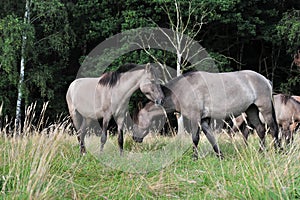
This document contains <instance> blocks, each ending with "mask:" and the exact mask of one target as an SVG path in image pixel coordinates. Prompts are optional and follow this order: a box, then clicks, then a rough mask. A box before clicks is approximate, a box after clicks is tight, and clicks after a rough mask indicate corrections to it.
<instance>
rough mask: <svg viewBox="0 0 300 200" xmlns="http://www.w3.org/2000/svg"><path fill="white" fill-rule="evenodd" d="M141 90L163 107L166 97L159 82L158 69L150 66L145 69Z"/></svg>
mask: <svg viewBox="0 0 300 200" xmlns="http://www.w3.org/2000/svg"><path fill="white" fill-rule="evenodd" d="M140 90H141V91H142V93H144V94H145V96H146V97H147V98H148V99H150V100H151V101H153V102H155V104H158V105H161V104H162V103H163V99H164V97H165V96H164V93H163V92H162V89H161V87H160V84H159V82H158V76H157V73H156V69H155V68H154V67H153V66H151V65H150V64H147V65H146V67H145V74H144V75H143V77H142V79H141V82H140Z"/></svg>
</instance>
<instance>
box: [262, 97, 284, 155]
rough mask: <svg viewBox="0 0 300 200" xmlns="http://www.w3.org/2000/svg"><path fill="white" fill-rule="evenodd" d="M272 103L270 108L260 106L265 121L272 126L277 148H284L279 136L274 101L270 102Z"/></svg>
mask: <svg viewBox="0 0 300 200" xmlns="http://www.w3.org/2000/svg"><path fill="white" fill-rule="evenodd" d="M270 103H271V107H269V109H262V108H259V111H260V113H261V114H262V116H263V118H264V121H265V123H266V124H267V125H268V127H269V128H270V132H271V134H272V137H273V139H274V147H275V149H276V150H282V149H281V147H280V146H281V144H280V143H281V142H280V138H279V136H278V132H279V129H278V124H277V121H276V115H275V109H274V106H273V103H272V102H270Z"/></svg>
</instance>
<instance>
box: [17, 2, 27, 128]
mask: <svg viewBox="0 0 300 200" xmlns="http://www.w3.org/2000/svg"><path fill="white" fill-rule="evenodd" d="M29 23H30V0H26V5H25V14H24V24H25V25H26V24H29ZM26 42H27V33H26V31H23V35H22V46H21V62H20V76H19V84H18V98H17V106H16V119H15V128H16V130H17V131H18V132H19V133H20V123H21V106H22V94H23V93H22V87H23V82H24V74H25V48H26Z"/></svg>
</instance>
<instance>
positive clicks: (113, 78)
mask: <svg viewBox="0 0 300 200" xmlns="http://www.w3.org/2000/svg"><path fill="white" fill-rule="evenodd" d="M141 68H142V66H141V65H137V64H133V63H129V64H125V65H122V66H121V67H119V68H118V69H117V70H116V71H113V72H106V73H104V74H102V76H100V80H99V82H98V84H100V85H103V86H109V87H114V86H115V85H116V84H117V82H118V81H119V79H120V75H121V73H124V72H128V71H131V70H139V69H141Z"/></svg>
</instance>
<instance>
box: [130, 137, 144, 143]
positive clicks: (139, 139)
mask: <svg viewBox="0 0 300 200" xmlns="http://www.w3.org/2000/svg"><path fill="white" fill-rule="evenodd" d="M132 139H133V140H134V141H135V142H138V143H142V142H143V138H141V137H136V136H132Z"/></svg>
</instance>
